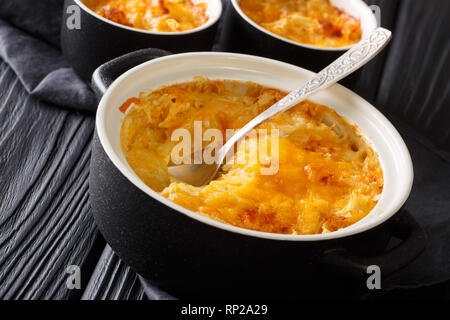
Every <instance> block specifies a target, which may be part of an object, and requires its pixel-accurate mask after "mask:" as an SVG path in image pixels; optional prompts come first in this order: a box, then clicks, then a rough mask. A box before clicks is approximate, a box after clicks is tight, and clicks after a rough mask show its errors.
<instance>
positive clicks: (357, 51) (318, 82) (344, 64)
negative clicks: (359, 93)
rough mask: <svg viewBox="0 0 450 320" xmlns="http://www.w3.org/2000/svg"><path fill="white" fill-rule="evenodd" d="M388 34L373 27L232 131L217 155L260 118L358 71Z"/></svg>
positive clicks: (269, 116) (221, 154)
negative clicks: (366, 34) (331, 59)
mask: <svg viewBox="0 0 450 320" xmlns="http://www.w3.org/2000/svg"><path fill="white" fill-rule="evenodd" d="M391 37H392V33H391V32H390V31H389V30H387V29H384V28H377V29H375V30H373V31H372V32H371V33H370V34H369V35H368V36H367V37H366V38H365V39H363V40H361V41H360V42H359V43H357V44H356V45H355V46H353V47H352V48H351V49H350V50H348V51H347V52H346V53H345V54H343V55H342V56H340V57H339V58H338V59H336V60H335V61H333V62H332V63H331V64H330V65H328V66H327V67H326V68H325V69H323V70H322V71H320V72H319V73H317V74H316V75H314V76H313V77H312V78H311V79H310V80H309V81H308V82H306V83H305V84H304V85H303V86H301V87H300V88H297V89H296V90H294V91H292V92H291V93H289V94H288V95H287V96H285V97H284V98H283V99H281V100H280V101H278V102H277V103H275V104H274V105H273V106H271V107H270V108H269V109H266V110H265V111H264V112H262V113H260V114H259V115H258V116H257V117H256V118H254V119H253V120H251V121H250V122H249V123H247V124H246V125H245V126H244V127H242V128H241V129H240V130H239V131H238V132H236V133H235V134H234V135H233V136H232V137H231V138H230V139H229V140H228V141H227V143H226V144H225V145H224V146H223V147H222V148H221V150H220V151H219V152H220V155H219V157H222V156H225V155H226V154H227V153H228V151H229V150H230V149H231V147H232V146H233V145H234V144H235V143H236V142H237V141H238V140H240V139H241V138H243V137H244V136H245V135H246V134H247V133H249V132H250V131H251V130H252V129H253V128H255V127H256V126H258V125H260V124H261V123H263V122H264V121H266V120H268V119H270V118H272V117H274V116H276V115H277V114H279V113H282V112H284V111H286V110H288V109H290V108H291V107H293V106H295V105H296V104H298V103H300V102H301V101H303V100H305V99H306V98H307V97H308V96H309V95H311V94H313V93H314V92H316V91H319V90H322V89H325V88H327V87H329V86H331V85H333V84H335V83H336V82H338V81H339V80H341V79H343V78H345V77H346V76H348V75H349V74H350V73H352V72H354V71H356V70H358V69H359V68H361V67H362V66H363V65H365V64H366V63H367V62H369V61H370V60H371V59H372V58H373V57H375V56H376V55H377V54H378V53H379V52H380V51H381V50H383V48H384V47H385V46H386V45H387V44H388V43H389V41H390V40H391Z"/></svg>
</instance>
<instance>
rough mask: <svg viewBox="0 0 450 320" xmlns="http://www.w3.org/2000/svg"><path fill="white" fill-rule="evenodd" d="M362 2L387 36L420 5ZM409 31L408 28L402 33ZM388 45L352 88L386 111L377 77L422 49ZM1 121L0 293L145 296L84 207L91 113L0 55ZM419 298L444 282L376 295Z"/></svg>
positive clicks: (446, 288)
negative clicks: (376, 8) (68, 106)
mask: <svg viewBox="0 0 450 320" xmlns="http://www.w3.org/2000/svg"><path fill="white" fill-rule="evenodd" d="M369 2H370V3H376V4H378V5H380V7H381V8H383V12H382V18H383V25H384V26H386V27H388V28H390V29H392V30H393V31H394V34H395V31H396V29H399V28H403V29H405V28H406V24H407V23H409V21H410V20H409V19H408V16H406V13H405V12H407V14H408V15H409V14H411V13H416V14H417V13H418V12H420V10H422V9H421V8H420V6H419V8H416V7H417V4H416V3H415V2H414V4H413V1H403V2H402V1H394V0H373V1H369ZM424 2H425V1H424ZM400 3H401V6H400ZM413 6H416V7H413ZM402 10H403V11H402ZM431 27H432V26H430V28H431ZM447 31H448V30H443V31H441V32H442V34H444V33H445V32H447ZM414 37H415V35H414V34H406V35H405V36H404V38H403V40H402V41H406V42H407V41H414ZM392 48H395V50H397V51H396V54H395V55H393V54H391V55H390V56H389V59H388V58H387V55H389V50H387V51H386V52H385V53H384V54H383V55H381V56H380V57H378V58H377V59H376V60H375V61H374V62H372V63H370V64H369V65H368V66H366V67H365V68H364V69H363V72H362V74H361V76H360V78H359V81H358V84H357V86H356V89H355V90H356V91H357V92H358V93H359V94H361V95H362V96H363V97H365V98H366V99H368V100H369V101H374V102H375V105H377V106H380V105H381V106H383V105H384V106H385V108H387V109H388V104H386V103H385V102H386V101H385V100H386V96H390V97H392V96H396V92H389V89H388V88H383V79H384V81H386V79H387V80H389V79H392V78H393V77H396V76H397V75H398V74H400V73H401V70H402V67H401V66H402V61H404V59H417V60H420V55H419V56H417V57H414V56H413V57H411V54H410V53H408V52H404V51H405V50H407V49H406V48H405V49H402V43H398V42H395V39H394V42H393V44H392V46H391V49H390V50H392ZM402 50H403V51H402ZM405 57H406V58H405ZM386 65H387V67H388V68H387V67H386ZM418 81H419V82H420V81H422V80H420V79H419V80H418ZM424 81H425V80H424ZM380 90H383V91H382V92H380ZM406 98H407V97H405V99H406ZM398 99H400V98H398ZM400 102H401V101H400ZM395 106H397V104H395V105H394V107H395ZM388 111H392V112H396V110H395V109H392V108H391V110H388ZM397 113H398V112H397ZM0 119H1V121H0V174H1V179H0V299H132V300H142V299H145V295H144V291H143V289H142V286H141V284H140V282H139V279H138V277H137V275H136V274H135V273H134V272H133V271H132V270H130V268H129V267H127V266H126V265H125V264H124V263H123V262H122V261H121V260H120V259H119V258H118V257H117V256H116V255H115V254H114V253H113V252H112V250H111V249H110V248H109V246H107V245H106V243H105V241H104V240H103V238H102V237H101V235H100V234H99V233H98V231H97V229H96V226H95V224H94V221H93V217H92V215H91V214H90V205H89V193H88V176H89V159H90V144H91V139H92V134H93V130H94V115H93V114H87V113H86V114H84V113H80V112H74V111H69V110H65V109H61V108H59V107H57V106H52V105H49V104H46V103H43V102H40V101H37V100H36V99H35V98H33V97H30V96H29V95H28V94H27V92H26V91H25V90H24V88H23V87H22V85H21V83H20V82H19V80H18V78H17V77H16V75H15V74H14V72H13V71H12V70H11V69H10V68H9V66H8V65H7V64H6V63H5V62H3V61H1V60H0ZM5 177H8V179H6V178H5ZM69 265H76V266H79V267H80V268H81V281H82V286H81V289H80V290H76V289H74V290H69V289H68V288H67V286H66V279H67V277H68V274H67V273H66V268H67V267H68V266H69ZM423 296H427V297H436V298H439V297H447V298H448V297H450V284H449V283H443V284H438V285H435V286H432V287H428V288H421V289H416V290H409V291H394V292H390V293H379V294H377V295H375V296H374V298H415V297H423Z"/></svg>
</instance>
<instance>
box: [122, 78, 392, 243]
mask: <svg viewBox="0 0 450 320" xmlns="http://www.w3.org/2000/svg"><path fill="white" fill-rule="evenodd" d="M283 96H285V93H284V92H282V91H280V90H278V89H273V88H266V87H263V86H261V85H258V84H255V83H250V82H248V83H244V82H238V81H231V80H208V79H205V78H195V79H194V81H192V82H187V83H182V84H175V85H170V86H165V87H162V88H160V89H157V90H152V91H148V92H142V93H141V94H140V95H139V97H138V98H131V99H129V100H128V101H127V102H125V103H124V105H123V106H121V110H122V111H123V112H126V116H125V119H124V121H123V124H122V128H121V147H122V150H123V152H124V154H125V157H126V159H127V161H128V163H129V165H130V166H131V168H132V169H133V170H134V171H135V172H136V174H137V175H138V176H139V177H140V178H141V179H142V180H143V181H144V182H145V183H146V184H147V185H148V186H149V187H150V188H152V189H154V190H156V191H158V192H160V193H161V194H162V195H163V196H164V197H166V198H168V199H170V200H171V201H173V202H175V203H177V204H179V205H181V206H183V207H185V208H188V209H190V210H193V211H196V212H198V213H200V214H202V215H205V216H207V217H210V218H212V219H216V220H218V221H221V222H225V223H228V224H231V225H234V226H238V227H242V228H247V229H253V230H260V231H266V232H273V233H285V234H316V233H326V232H331V231H335V230H338V229H340V228H344V227H347V226H349V225H351V224H353V223H355V222H357V221H358V220H360V219H362V218H363V217H365V216H366V215H367V214H368V213H369V212H370V211H371V210H372V208H373V207H374V206H375V204H376V203H377V201H378V199H379V197H380V194H381V192H382V189H383V173H382V170H381V167H380V163H379V161H378V157H377V155H376V153H375V152H374V151H373V150H372V148H371V147H370V146H368V145H367V143H366V142H365V141H364V139H363V138H362V137H361V136H360V135H359V134H358V132H357V128H356V126H351V125H350V124H349V123H348V122H347V121H346V120H345V119H343V118H342V117H341V116H339V115H338V114H337V113H336V112H335V111H333V110H331V109H329V108H328V107H326V106H323V105H320V104H316V103H313V102H310V101H305V102H302V103H300V104H298V105H297V106H295V107H293V108H292V109H290V110H289V111H287V112H284V113H282V114H280V115H278V116H277V117H275V118H273V119H271V120H270V121H267V122H266V123H264V124H263V125H261V126H260V127H258V128H259V129H262V128H264V129H267V132H268V133H271V132H272V131H273V130H274V129H278V130H279V133H280V137H279V140H278V149H279V152H278V154H277V153H276V152H271V151H272V148H268V149H269V162H267V159H265V160H264V161H263V160H262V159H259V157H258V156H256V157H255V156H254V155H253V156H252V155H251V154H248V153H249V152H252V150H253V151H255V150H254V149H252V148H250V147H249V145H250V144H249V143H247V144H245V143H241V144H239V146H238V147H237V152H236V154H235V156H234V158H232V159H230V160H229V161H228V162H227V164H225V165H224V166H223V167H222V169H221V172H220V173H219V175H218V176H217V177H216V178H215V179H214V180H213V181H212V182H211V183H210V184H209V185H206V186H203V187H193V186H191V185H187V184H185V183H181V182H178V181H175V180H174V178H172V177H171V176H170V175H169V174H168V172H167V167H168V165H169V163H170V161H171V156H170V155H171V151H172V148H173V147H174V146H175V145H177V144H178V143H179V142H178V141H171V135H172V132H173V131H174V130H175V129H177V128H185V129H187V130H188V131H189V132H190V133H191V134H192V135H191V136H192V139H193V135H194V134H193V130H194V120H201V121H202V124H203V132H204V131H205V130H206V129H208V128H216V129H219V130H220V131H221V132H223V133H224V136H225V130H226V129H230V128H231V129H238V128H241V127H242V126H243V125H244V124H246V123H247V122H248V121H250V120H251V119H252V118H254V117H255V116H256V115H258V114H259V113H261V112H262V111H264V110H265V109H267V108H268V107H270V106H271V105H272V104H273V103H275V102H276V101H278V100H280V99H281V98H282V97H283ZM127 109H128V110H127ZM251 139H256V140H257V139H271V137H270V135H269V134H267V135H259V136H255V137H252V138H251ZM251 139H250V141H251ZM247 142H249V141H247ZM258 142H259V141H258ZM209 143H210V142H208V141H206V142H204V145H203V146H206V145H208V144H209ZM192 145H193V143H192ZM267 145H268V146H271V145H272V144H270V143H268V144H267ZM258 146H259V144H258ZM238 160H239V161H238ZM274 163H276V164H278V171H277V172H276V173H275V174H273V175H262V174H261V169H262V168H263V167H268V166H269V165H270V164H274Z"/></svg>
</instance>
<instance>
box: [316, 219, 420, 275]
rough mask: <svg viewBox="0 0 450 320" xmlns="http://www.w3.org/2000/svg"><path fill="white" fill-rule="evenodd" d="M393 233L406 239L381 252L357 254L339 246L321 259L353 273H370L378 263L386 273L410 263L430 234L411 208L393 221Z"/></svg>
mask: <svg viewBox="0 0 450 320" xmlns="http://www.w3.org/2000/svg"><path fill="white" fill-rule="evenodd" d="M389 233H390V234H389V235H390V236H391V237H395V238H398V239H400V240H401V241H402V242H401V243H400V244H399V245H397V246H396V247H394V248H393V249H390V250H389V251H388V252H385V253H383V254H381V255H379V256H374V257H364V256H357V255H355V254H353V253H350V252H349V251H347V250H346V249H343V248H339V249H332V250H328V251H326V252H324V254H323V256H322V260H321V262H322V263H323V265H324V266H325V267H326V268H327V269H329V270H333V271H337V272H338V273H340V274H347V275H350V276H353V277H367V272H368V270H369V269H368V268H369V266H373V265H375V266H378V267H379V268H380V271H381V273H382V275H383V276H384V277H386V276H389V275H390V274H392V273H394V272H396V271H398V270H400V269H401V268H403V267H405V266H406V265H408V264H409V263H410V262H412V261H413V260H414V259H415V258H417V257H418V256H419V255H420V254H421V253H422V251H423V250H424V249H425V247H426V243H427V235H426V233H425V231H424V230H423V228H422V227H421V226H420V225H419V224H418V223H417V221H416V220H415V219H414V217H413V216H412V215H411V214H410V213H409V212H408V211H403V212H402V213H401V215H400V217H399V219H398V220H396V221H393V222H392V227H391V228H390V231H389Z"/></svg>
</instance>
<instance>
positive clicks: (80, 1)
mask: <svg viewBox="0 0 450 320" xmlns="http://www.w3.org/2000/svg"><path fill="white" fill-rule="evenodd" d="M73 1H74V2H75V3H76V4H77V5H78V6H80V8H82V9H83V10H84V11H85V12H87V13H88V14H90V15H91V16H93V17H94V18H97V19H99V20H101V21H103V22H106V23H108V24H111V25H113V26H116V27H119V28H122V29H125V30H128V31H135V32H139V33H144V34H151V35H164V36H180V35H186V34H192V33H196V32H199V31H203V30H205V29H207V28H209V27H211V26H213V25H214V24H215V23H216V22H217V21H219V19H220V18H221V17H222V13H223V6H222V1H221V0H208V1H211V2H214V3H215V5H217V10H218V12H217V16H215V17H214V18H213V19H208V21H207V22H206V23H204V24H202V25H201V26H199V27H197V28H194V29H190V30H185V31H179V32H167V31H164V32H163V31H150V30H144V29H138V28H133V27H129V26H126V25H123V24H120V23H117V22H114V21H111V20H109V19H106V18H104V17H102V16H101V15H99V14H98V13H96V12H95V11H93V10H91V9H89V7H88V6H86V5H85V4H84V2H83V1H84V0H73ZM205 1H207V0H205Z"/></svg>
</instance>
